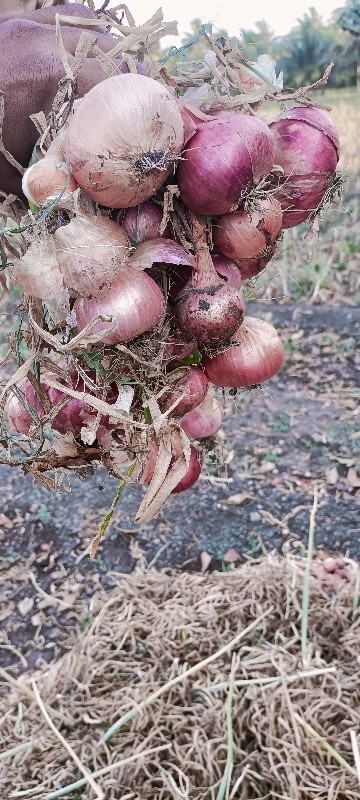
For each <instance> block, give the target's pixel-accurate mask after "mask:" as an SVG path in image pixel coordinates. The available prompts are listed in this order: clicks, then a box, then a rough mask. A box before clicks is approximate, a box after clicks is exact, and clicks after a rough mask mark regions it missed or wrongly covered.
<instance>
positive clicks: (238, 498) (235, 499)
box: [221, 492, 255, 506]
mask: <svg viewBox="0 0 360 800" xmlns="http://www.w3.org/2000/svg"><path fill="white" fill-rule="evenodd" d="M254 499H255V495H253V494H249V493H248V492H239V493H238V494H232V495H230V497H227V498H226V500H221V505H222V506H241V505H242V504H243V503H245V502H246V500H254Z"/></svg>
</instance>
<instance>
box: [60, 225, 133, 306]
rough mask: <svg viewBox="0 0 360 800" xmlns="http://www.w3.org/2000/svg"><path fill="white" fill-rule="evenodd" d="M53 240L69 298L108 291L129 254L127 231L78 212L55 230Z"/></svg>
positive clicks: (96, 294)
mask: <svg viewBox="0 0 360 800" xmlns="http://www.w3.org/2000/svg"><path fill="white" fill-rule="evenodd" d="M52 242H53V243H54V252H55V256H56V259H57V262H58V264H59V267H60V270H61V273H62V276H63V278H64V284H65V286H66V287H67V289H69V293H70V297H79V296H80V297H93V298H99V297H101V296H102V295H104V294H106V293H107V292H108V291H109V290H110V288H111V286H112V284H113V282H114V280H115V279H116V278H117V277H118V276H119V275H121V274H122V273H123V272H124V268H125V264H126V262H127V260H128V257H129V253H130V250H129V241H128V238H127V236H126V233H125V231H123V230H122V228H120V227H119V225H117V224H116V222H113V221H112V220H111V219H107V218H106V217H102V216H98V217H95V216H90V215H87V214H77V215H76V217H74V218H73V219H72V220H71V222H69V224H68V225H62V226H61V227H60V228H58V229H57V230H56V231H55V232H54V234H53V236H52Z"/></svg>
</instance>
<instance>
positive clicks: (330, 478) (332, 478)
mask: <svg viewBox="0 0 360 800" xmlns="http://www.w3.org/2000/svg"><path fill="white" fill-rule="evenodd" d="M338 480H339V473H338V469H337V467H335V466H334V467H331V468H330V469H328V470H327V472H326V481H327V483H330V484H331V485H332V486H334V485H335V483H337V482H338Z"/></svg>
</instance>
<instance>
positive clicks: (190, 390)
mask: <svg viewBox="0 0 360 800" xmlns="http://www.w3.org/2000/svg"><path fill="white" fill-rule="evenodd" d="M207 389H208V381H207V377H206V375H204V373H203V372H202V370H201V369H199V367H191V368H190V370H189V372H188V373H187V375H186V377H185V378H184V380H182V381H181V383H180V384H178V385H177V386H176V389H174V391H173V392H172V393H171V394H170V397H168V398H167V399H166V401H165V402H164V401H162V398H160V405H161V408H162V409H163V410H164V411H166V410H167V409H168V408H170V406H172V405H173V403H175V400H177V399H178V397H181V395H182V394H184V393H185V397H183V399H182V400H180V403H178V405H177V406H176V408H174V410H173V411H172V412H171V414H170V416H171V417H175V416H176V417H177V416H181V415H182V414H186V413H187V411H190V410H191V409H192V408H195V407H196V406H198V405H199V403H201V402H202V401H203V400H204V397H205V395H206V392H207Z"/></svg>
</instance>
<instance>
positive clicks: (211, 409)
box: [180, 389, 224, 439]
mask: <svg viewBox="0 0 360 800" xmlns="http://www.w3.org/2000/svg"><path fill="white" fill-rule="evenodd" d="M223 419H224V411H223V407H222V405H221V404H220V403H219V401H218V400H216V398H215V397H214V395H213V393H212V391H211V389H209V390H208V392H207V394H206V397H205V399H204V400H203V401H202V403H200V405H198V406H197V407H196V408H193V409H192V411H188V413H187V414H185V415H184V416H183V417H182V419H181V420H180V425H181V427H182V428H183V430H184V431H185V433H186V434H187V435H188V437H189V439H205V438H206V437H208V436H215V434H216V433H217V432H218V431H219V430H220V428H221V425H222V421H223Z"/></svg>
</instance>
